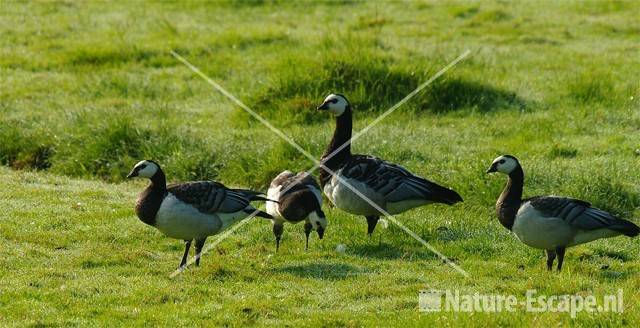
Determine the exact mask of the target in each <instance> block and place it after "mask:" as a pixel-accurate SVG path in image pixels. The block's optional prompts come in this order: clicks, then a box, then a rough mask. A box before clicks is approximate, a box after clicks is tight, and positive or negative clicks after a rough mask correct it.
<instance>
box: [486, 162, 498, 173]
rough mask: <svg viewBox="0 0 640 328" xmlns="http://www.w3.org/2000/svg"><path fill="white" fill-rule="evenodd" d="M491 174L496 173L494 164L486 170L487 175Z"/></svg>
mask: <svg viewBox="0 0 640 328" xmlns="http://www.w3.org/2000/svg"><path fill="white" fill-rule="evenodd" d="M493 172H498V169H497V165H495V164H492V165H491V167H490V168H489V169H488V170H487V174H489V173H493Z"/></svg>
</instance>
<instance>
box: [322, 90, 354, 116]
mask: <svg viewBox="0 0 640 328" xmlns="http://www.w3.org/2000/svg"><path fill="white" fill-rule="evenodd" d="M324 102H325V103H327V104H328V105H329V106H328V107H329V109H328V111H330V112H331V113H333V115H335V116H340V115H342V113H344V111H345V109H347V105H348V104H349V103H348V102H347V100H346V99H344V97H342V96H340V95H336V94H330V95H328V96H327V98H325V99H324Z"/></svg>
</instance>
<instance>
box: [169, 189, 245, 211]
mask: <svg viewBox="0 0 640 328" xmlns="http://www.w3.org/2000/svg"><path fill="white" fill-rule="evenodd" d="M167 190H168V191H169V192H170V193H172V194H173V195H174V196H175V197H176V198H178V199H179V200H181V201H183V202H185V203H189V204H191V205H192V206H193V207H195V208H197V209H198V211H200V212H202V213H207V214H213V213H216V212H218V213H234V212H238V211H241V210H243V209H245V208H246V207H247V206H248V205H249V201H250V199H251V195H250V194H248V193H247V191H246V190H242V189H238V190H233V189H229V188H227V187H225V186H224V185H223V184H221V183H218V182H215V181H197V182H188V183H182V184H175V185H170V186H168V187H167Z"/></svg>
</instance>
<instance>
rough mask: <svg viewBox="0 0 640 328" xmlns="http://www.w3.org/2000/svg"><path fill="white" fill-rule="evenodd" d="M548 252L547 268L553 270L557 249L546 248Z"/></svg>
mask: <svg viewBox="0 0 640 328" xmlns="http://www.w3.org/2000/svg"><path fill="white" fill-rule="evenodd" d="M546 252H547V270H549V271H551V270H552V269H553V261H555V259H556V251H554V250H546Z"/></svg>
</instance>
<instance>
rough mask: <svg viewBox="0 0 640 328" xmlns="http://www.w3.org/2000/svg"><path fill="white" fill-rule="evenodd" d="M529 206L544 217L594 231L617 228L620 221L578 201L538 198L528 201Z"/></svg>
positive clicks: (548, 197)
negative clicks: (554, 218) (557, 219)
mask: <svg viewBox="0 0 640 328" xmlns="http://www.w3.org/2000/svg"><path fill="white" fill-rule="evenodd" d="M528 201H529V202H530V203H531V205H532V206H533V207H534V208H535V209H536V210H538V211H539V212H540V213H541V214H542V215H543V216H545V217H556V218H560V219H562V220H564V221H565V222H566V223H567V224H569V225H571V226H572V227H575V228H578V229H583V230H595V229H601V228H610V227H612V226H617V225H618V224H619V223H620V219H618V218H616V217H615V216H613V215H611V214H610V213H607V212H605V211H603V210H601V209H598V208H595V207H591V204H590V203H588V202H585V201H582V200H579V199H573V198H565V197H557V196H540V197H534V198H531V199H528Z"/></svg>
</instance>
